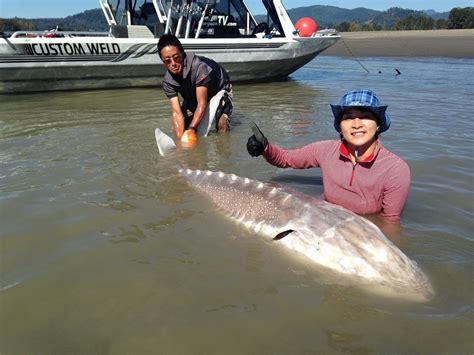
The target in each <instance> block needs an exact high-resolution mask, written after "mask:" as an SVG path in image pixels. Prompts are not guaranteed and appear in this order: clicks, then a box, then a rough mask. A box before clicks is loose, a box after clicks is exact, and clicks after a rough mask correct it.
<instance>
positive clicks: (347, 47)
mask: <svg viewBox="0 0 474 355" xmlns="http://www.w3.org/2000/svg"><path fill="white" fill-rule="evenodd" d="M341 41H342V43H344V46H345V47H346V49H347V51H348V52H349V53H350V55H352V57H354V59H355V60H356V62H357V63H359V65H360V66H361V67H362V68H363V69H364V70H365V71H366V72H367V73H370V72H369V70H368V69H367V68H366V67H364V65H363V64H362V63H361V62H360V60H359V59H357V57H356V56H355V55H354V53H353V52H352V51H351V49H350V48H349V46H348V45H347V43H346V41H344V38H342V37H341Z"/></svg>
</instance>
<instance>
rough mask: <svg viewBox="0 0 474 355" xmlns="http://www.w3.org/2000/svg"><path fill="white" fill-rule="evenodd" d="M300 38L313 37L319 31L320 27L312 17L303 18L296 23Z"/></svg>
mask: <svg viewBox="0 0 474 355" xmlns="http://www.w3.org/2000/svg"><path fill="white" fill-rule="evenodd" d="M295 28H296V29H297V30H298V32H299V34H300V37H311V36H312V35H313V33H315V32H316V31H317V30H318V25H317V23H316V21H314V20H313V19H312V18H311V17H302V18H300V19H299V20H298V21H296V23H295Z"/></svg>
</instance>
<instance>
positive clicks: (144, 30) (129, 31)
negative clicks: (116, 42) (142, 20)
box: [110, 25, 155, 38]
mask: <svg viewBox="0 0 474 355" xmlns="http://www.w3.org/2000/svg"><path fill="white" fill-rule="evenodd" d="M110 33H111V34H112V36H114V37H117V38H154V37H155V35H154V34H153V32H152V31H150V29H149V28H148V27H147V26H138V25H133V26H120V25H112V26H111V27H110Z"/></svg>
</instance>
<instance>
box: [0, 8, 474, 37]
mask: <svg viewBox="0 0 474 355" xmlns="http://www.w3.org/2000/svg"><path fill="white" fill-rule="evenodd" d="M57 25H59V26H60V27H61V29H62V30H66V31H107V30H108V26H107V22H106V21H105V19H104V18H103V14H102V11H101V10H100V9H95V10H87V11H85V12H83V13H80V14H78V15H74V16H68V17H66V18H63V19H34V20H29V19H20V18H13V19H0V32H14V31H20V30H24V31H43V30H50V29H54V28H56V26H57ZM331 27H334V28H336V29H337V30H338V31H340V32H354V31H381V30H395V31H397V30H432V29H468V28H474V7H465V8H453V9H451V11H450V13H449V17H448V19H447V20H445V19H438V20H434V19H433V18H432V17H430V16H427V15H421V14H416V15H410V16H407V17H405V18H403V19H401V20H399V21H397V22H396V23H395V24H394V25H380V24H378V23H377V22H376V20H369V21H365V22H362V23H361V22H356V21H351V22H348V21H343V22H341V23H339V24H334V25H332V26H331Z"/></svg>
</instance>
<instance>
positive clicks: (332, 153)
mask: <svg viewBox="0 0 474 355" xmlns="http://www.w3.org/2000/svg"><path fill="white" fill-rule="evenodd" d="M263 156H264V157H265V159H266V160H267V161H268V162H269V163H270V164H272V165H275V166H277V167H280V168H288V167H291V168H294V169H308V168H314V167H320V168H321V172H322V177H323V188H324V198H325V199H326V201H328V202H331V203H334V204H337V205H340V206H343V207H345V208H347V209H349V210H351V211H353V212H355V213H357V214H374V213H380V217H382V218H383V219H384V220H387V221H390V222H395V223H397V222H399V221H400V215H401V213H402V210H403V206H404V205H405V201H406V199H407V196H408V191H409V189H410V169H409V167H408V165H407V163H406V162H405V161H403V160H402V159H400V158H399V157H398V156H396V155H395V154H393V153H392V152H390V151H389V150H388V149H385V148H384V147H383V146H382V144H381V143H380V141H377V147H376V149H375V151H374V153H373V154H372V155H371V156H369V157H368V158H367V159H365V160H364V161H360V162H358V163H357V164H355V165H354V164H353V163H352V161H351V160H350V158H349V151H348V150H347V147H346V146H345V145H344V144H343V143H341V141H336V140H332V141H321V142H316V143H312V144H308V145H306V146H303V147H301V148H298V149H289V150H287V149H283V148H280V147H278V146H276V145H272V144H268V146H267V147H266V149H265V151H264V153H263Z"/></svg>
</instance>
